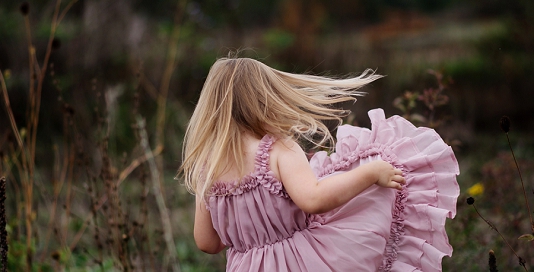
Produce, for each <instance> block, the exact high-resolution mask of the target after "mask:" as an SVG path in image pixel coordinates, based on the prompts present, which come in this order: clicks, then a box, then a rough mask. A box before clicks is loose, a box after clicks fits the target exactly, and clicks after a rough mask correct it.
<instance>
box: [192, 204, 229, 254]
mask: <svg viewBox="0 0 534 272" xmlns="http://www.w3.org/2000/svg"><path fill="white" fill-rule="evenodd" d="M194 237H195V243H196V244H197V247H198V248H199V249H200V250H202V251H204V252H206V253H210V254H217V253H219V252H221V250H223V249H224V248H225V247H226V246H225V245H224V244H223V243H222V242H221V238H220V237H219V235H218V234H217V232H216V231H215V229H214V228H213V223H212V222H211V216H210V213H209V211H208V209H206V205H205V204H204V201H203V200H202V198H201V197H200V196H198V195H197V196H196V209H195V227H194Z"/></svg>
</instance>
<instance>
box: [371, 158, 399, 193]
mask: <svg viewBox="0 0 534 272" xmlns="http://www.w3.org/2000/svg"><path fill="white" fill-rule="evenodd" d="M368 165H369V167H371V171H373V172H374V173H375V174H376V182H375V184H377V185H378V186H381V187H385V188H394V189H397V190H401V189H402V184H406V180H405V179H404V177H403V176H402V171H401V170H400V169H397V168H395V167H393V166H392V165H391V164H389V163H388V162H385V161H382V160H377V161H372V162H370V163H368Z"/></svg>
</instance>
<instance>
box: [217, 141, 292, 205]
mask: <svg viewBox="0 0 534 272" xmlns="http://www.w3.org/2000/svg"><path fill="white" fill-rule="evenodd" d="M275 141H276V139H275V138H274V137H273V136H270V135H265V136H264V137H263V138H262V139H261V141H260V144H259V145H258V150H257V151H256V157H255V161H254V172H252V173H250V174H248V175H246V176H244V177H243V178H242V179H241V180H235V181H216V182H214V183H213V185H212V186H211V188H210V190H209V192H208V195H210V196H231V195H240V194H243V193H246V192H249V191H252V190H253V189H255V188H256V187H258V186H260V185H261V186H263V187H264V188H266V189H267V190H268V191H269V192H270V193H271V194H273V195H276V196H280V197H284V198H289V195H288V194H287V192H286V191H285V189H284V186H283V185H282V182H281V181H279V180H278V179H277V178H276V177H275V176H274V173H273V172H272V171H271V167H270V165H269V157H270V156H269V151H270V150H271V148H272V145H273V143H274V142H275Z"/></svg>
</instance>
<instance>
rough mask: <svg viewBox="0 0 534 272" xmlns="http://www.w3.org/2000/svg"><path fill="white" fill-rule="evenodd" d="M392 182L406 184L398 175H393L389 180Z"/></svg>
mask: <svg viewBox="0 0 534 272" xmlns="http://www.w3.org/2000/svg"><path fill="white" fill-rule="evenodd" d="M391 180H392V181H395V182H398V183H401V184H405V183H406V179H404V177H403V176H400V175H394V176H393V177H392V178H391Z"/></svg>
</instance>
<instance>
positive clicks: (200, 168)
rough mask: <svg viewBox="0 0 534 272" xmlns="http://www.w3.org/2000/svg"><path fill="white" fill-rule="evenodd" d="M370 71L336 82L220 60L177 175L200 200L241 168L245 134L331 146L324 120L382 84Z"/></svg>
mask: <svg viewBox="0 0 534 272" xmlns="http://www.w3.org/2000/svg"><path fill="white" fill-rule="evenodd" d="M380 77H381V76H380V75H376V74H374V72H373V71H372V70H370V69H368V70H366V71H364V72H363V73H362V74H361V75H360V76H357V77H351V78H345V79H334V78H328V77H323V76H314V75H306V74H292V73H286V72H282V71H279V70H276V69H273V68H271V67H269V66H267V65H265V64H263V63H261V62H259V61H257V60H254V59H249V58H222V59H219V60H217V61H216V62H215V63H214V64H213V66H212V67H211V69H210V71H209V74H208V76H207V79H206V81H205V83H204V86H203V88H202V92H201V94H200V98H199V100H198V104H197V105H196V108H195V111H194V112H193V115H192V117H191V120H190V122H189V125H188V127H187V131H186V133H185V139H184V150H183V162H182V166H181V170H182V171H183V174H184V183H185V186H186V187H187V189H188V190H189V191H190V192H191V193H195V194H198V195H201V196H202V197H204V196H205V195H206V194H207V192H208V190H209V188H210V187H211V186H212V184H213V182H214V181H215V179H216V178H217V177H218V176H220V175H222V174H223V173H224V171H226V170H228V169H227V167H226V166H227V165H228V163H229V162H233V163H234V164H233V165H236V166H237V170H238V171H239V173H242V172H243V171H242V170H243V168H244V161H243V155H242V154H244V153H243V150H244V146H243V131H248V132H249V133H251V134H252V135H254V136H256V137H257V138H261V137H263V136H264V135H266V134H270V135H272V136H274V137H276V138H279V139H281V138H286V137H289V138H292V139H294V140H302V139H305V140H308V141H310V142H312V143H313V144H315V145H317V146H322V145H323V144H324V143H325V142H333V137H332V135H331V134H330V131H329V129H328V128H327V127H326V126H325V125H324V124H323V122H322V121H324V120H336V121H338V125H339V124H341V122H342V120H341V117H344V116H346V115H347V114H348V113H350V111H347V110H343V109H339V108H334V107H333V104H335V103H339V102H344V101H356V98H355V96H359V95H363V94H364V93H362V92H359V91H357V90H358V89H359V88H360V87H362V86H364V85H365V84H367V83H369V82H371V81H374V80H376V79H378V78H380Z"/></svg>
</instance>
